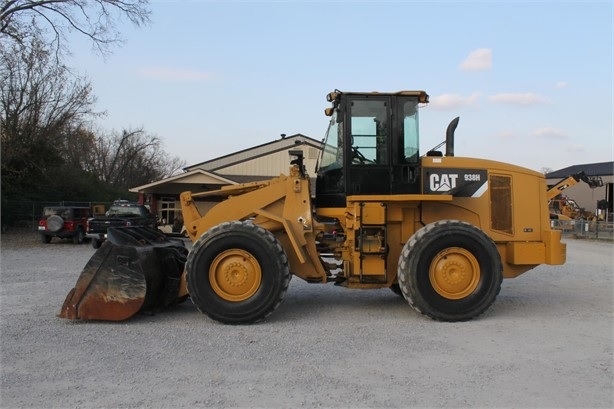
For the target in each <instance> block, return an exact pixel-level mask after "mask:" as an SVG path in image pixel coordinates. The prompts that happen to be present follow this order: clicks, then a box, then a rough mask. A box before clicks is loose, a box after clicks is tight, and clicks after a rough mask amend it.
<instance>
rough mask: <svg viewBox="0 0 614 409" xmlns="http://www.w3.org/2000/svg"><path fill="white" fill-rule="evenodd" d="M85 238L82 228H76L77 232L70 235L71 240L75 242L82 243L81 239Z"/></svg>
mask: <svg viewBox="0 0 614 409" xmlns="http://www.w3.org/2000/svg"><path fill="white" fill-rule="evenodd" d="M84 238H85V234H83V230H81V229H77V232H76V233H75V235H74V236H72V242H73V243H75V244H83V239H84Z"/></svg>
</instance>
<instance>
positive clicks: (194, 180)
mask: <svg viewBox="0 0 614 409" xmlns="http://www.w3.org/2000/svg"><path fill="white" fill-rule="evenodd" d="M205 184H214V185H217V184H221V185H233V184H236V182H235V181H234V180H231V179H227V178H225V177H224V176H221V175H217V174H215V173H213V172H207V171H205V170H202V169H194V170H191V171H189V172H185V173H181V174H179V175H174V176H171V177H168V178H166V179H161V180H158V181H155V182H152V183H148V184H146V185H142V186H137V187H133V188H131V189H129V191H130V192H154V191H156V190H157V189H162V190H164V189H165V188H166V187H167V186H170V185H176V186H189V185H199V186H202V185H205ZM169 193H170V192H169Z"/></svg>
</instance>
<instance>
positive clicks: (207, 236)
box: [60, 90, 566, 324]
mask: <svg viewBox="0 0 614 409" xmlns="http://www.w3.org/2000/svg"><path fill="white" fill-rule="evenodd" d="M327 100H328V101H329V102H330V103H331V104H332V106H330V107H329V108H327V109H326V110H325V113H326V115H328V116H330V125H329V128H328V131H327V134H326V138H325V140H324V142H323V145H322V149H321V152H320V157H319V159H318V165H317V166H316V169H315V172H314V176H315V194H313V192H312V189H311V184H312V181H311V178H310V175H309V174H308V170H307V169H305V166H304V164H303V152H302V151H300V150H298V149H297V150H292V151H290V152H289V154H290V158H289V159H290V170H289V172H288V175H284V174H282V175H280V176H279V177H277V178H273V179H271V180H266V181H262V182H255V183H247V184H239V185H232V186H226V187H223V188H221V189H219V190H215V191H208V192H183V193H182V194H181V196H180V197H181V206H182V213H183V220H184V224H185V226H186V229H187V234H188V236H189V237H190V239H191V240H192V241H193V246H192V249H191V250H190V251H189V253H187V255H186V250H185V248H183V246H182V245H181V244H180V243H178V242H172V241H169V240H168V239H165V238H164V237H163V236H159V237H157V236H156V237H150V236H147V235H146V234H143V236H144V237H142V238H141V239H138V237H139V234H140V233H141V230H140V228H135V229H134V230H132V231H131V233H130V234H131V235H132V236H134V239H131V240H128V239H127V238H125V236H126V235H128V233H127V232H125V231H122V229H117V231H116V232H112V233H110V234H109V239H108V240H107V243H105V245H104V246H103V247H102V248H101V249H100V250H99V252H101V253H104V254H101V255H100V256H98V253H96V254H95V255H94V257H93V259H94V258H95V257H97V258H98V260H94V261H92V260H91V261H90V263H91V264H93V265H91V266H88V268H86V270H84V272H83V273H82V275H81V277H80V278H79V280H78V281H77V285H76V286H75V289H73V291H72V292H71V293H70V294H69V295H68V297H67V299H66V301H65V303H64V305H63V307H62V311H61V313H60V316H62V317H65V318H72V319H76V318H82V319H103V320H114V319H117V320H120V319H125V318H128V317H129V316H131V315H132V314H134V313H136V312H138V311H139V310H142V309H144V308H149V309H155V308H164V307H166V306H169V305H172V304H173V303H175V302H177V301H181V300H183V299H185V298H186V297H189V298H190V299H191V300H192V302H193V303H194V304H195V305H196V306H197V307H198V309H199V310H200V311H201V312H203V313H205V314H207V315H208V316H209V317H211V318H212V319H214V320H217V321H220V322H223V323H228V324H245V323H254V322H258V321H261V320H263V319H264V318H266V317H267V316H268V315H269V314H271V313H272V312H273V311H274V310H275V309H276V308H277V307H278V306H279V305H280V303H281V302H282V300H283V298H284V295H285V293H286V290H287V288H288V285H289V283H290V279H291V277H292V276H298V277H300V278H301V279H303V280H305V281H307V282H310V283H318V284H325V283H333V284H334V285H338V286H343V287H347V288H353V289H375V288H390V289H391V290H393V291H394V292H395V293H397V294H399V295H402V296H403V297H404V298H405V299H406V300H407V302H408V303H409V305H411V306H412V307H413V309H415V310H416V311H418V312H420V313H422V314H424V315H426V316H428V317H431V318H433V319H436V320H442V321H465V320H470V319H472V318H474V317H477V316H479V315H480V314H482V313H483V312H484V311H485V310H486V309H487V308H488V307H489V306H490V305H491V304H492V303H493V302H494V300H495V298H496V296H497V294H498V293H499V291H500V289H501V282H502V279H503V278H513V277H517V276H518V275H520V274H522V273H524V272H526V271H528V270H530V269H532V268H534V267H536V266H538V265H540V264H551V265H557V264H563V263H564V262H565V257H566V248H565V244H564V243H561V233H560V231H556V230H551V229H550V220H549V212H548V197H547V186H546V181H545V179H544V176H543V175H542V174H541V173H538V172H534V171H532V170H529V169H525V168H522V167H519V166H514V165H510V164H506V163H501V162H495V161H490V160H484V159H472V158H462V157H456V156H454V131H455V129H456V126H457V124H458V118H455V119H454V120H453V121H452V122H451V123H450V125H449V126H448V129H447V132H446V140H445V142H442V144H440V146H442V145H443V144H445V152H441V151H437V150H430V151H428V152H426V154H423V155H421V154H420V152H419V149H418V147H419V127H418V112H419V107H421V106H423V105H424V104H426V103H428V95H427V94H426V93H425V92H424V91H401V92H396V93H378V92H372V93H353V92H341V91H339V90H335V91H334V92H331V93H329V94H328V96H327ZM207 202H209V203H210V202H218V203H217V204H216V205H215V206H213V207H212V208H210V210H208V211H207V212H203V211H201V210H200V209H203V208H206V207H210V206H205V205H204V203H207ZM126 229H129V228H126ZM114 236H118V237H121V239H116V238H115V237H114ZM132 236H131V237H132ZM128 248H130V249H131V250H130V251H127V249H128ZM105 252H106V253H105ZM103 256H104V257H106V258H104V259H103ZM120 256H121V257H120ZM152 260H154V261H153V262H152ZM96 267H98V270H100V272H99V273H97V272H96V271H95V268H96ZM103 267H104V268H103ZM88 271H89V272H88ZM179 271H180V272H179ZM134 283H136V284H134ZM135 286H136V287H138V288H139V290H138V291H132V290H134V287H135ZM150 293H151V294H150ZM107 294H112V296H111V297H108V296H107ZM169 294H170V295H173V296H172V297H169ZM87 299H89V300H92V301H90V304H92V305H90V306H88V308H86V309H84V308H83V305H82V304H83V301H84V300H87ZM122 305H126V308H125V311H122V308H121V306H122ZM128 305H129V306H130V307H128ZM94 307H96V308H94Z"/></svg>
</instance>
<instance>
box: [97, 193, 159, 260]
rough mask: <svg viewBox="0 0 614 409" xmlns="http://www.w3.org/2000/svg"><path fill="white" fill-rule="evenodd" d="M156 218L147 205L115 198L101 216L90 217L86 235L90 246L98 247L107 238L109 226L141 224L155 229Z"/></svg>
mask: <svg viewBox="0 0 614 409" xmlns="http://www.w3.org/2000/svg"><path fill="white" fill-rule="evenodd" d="M157 225H158V218H157V217H156V215H154V214H152V213H151V212H150V211H149V209H148V208H147V206H145V205H142V204H139V203H134V202H130V201H128V200H116V201H115V202H113V204H112V205H111V207H109V210H108V211H107V212H106V214H105V215H104V216H102V217H92V218H90V219H89V220H88V221H87V230H86V231H87V233H86V237H89V238H90V239H92V247H94V248H95V249H97V248H99V247H100V246H101V245H102V243H103V242H104V241H105V240H106V238H107V230H108V228H109V227H126V226H143V227H150V228H152V229H156V226H157Z"/></svg>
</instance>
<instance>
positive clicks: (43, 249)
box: [0, 233, 614, 408]
mask: <svg viewBox="0 0 614 409" xmlns="http://www.w3.org/2000/svg"><path fill="white" fill-rule="evenodd" d="M566 242H567V244H568V262H567V264H566V265H564V266H541V267H538V268H536V269H534V270H533V271H531V272H528V273H526V274H524V275H523V276H521V277H519V278H516V279H513V280H506V281H504V283H503V288H502V290H501V294H500V295H499V297H498V299H497V301H496V302H495V304H494V305H493V306H492V307H491V308H490V309H489V310H488V311H487V312H486V314H484V315H483V316H482V317H480V318H479V319H477V320H474V321H471V322H466V323H439V322H434V321H431V320H429V319H426V318H424V317H422V316H420V315H418V314H416V313H414V312H413V311H412V310H411V309H410V307H409V306H408V305H407V304H406V303H405V302H404V301H403V300H402V298H400V297H398V296H396V295H395V294H393V293H392V292H391V291H389V290H370V291H360V290H347V289H344V288H338V287H334V286H333V285H317V284H311V285H310V284H306V283H304V282H302V281H301V280H300V279H297V278H295V279H293V280H292V282H291V284H290V288H289V291H288V293H287V295H286V298H285V301H284V303H283V304H282V305H281V307H280V308H279V309H278V310H277V311H276V312H275V313H273V315H272V316H271V317H270V318H269V319H268V320H267V321H266V322H264V323H261V324H257V325H251V326H225V325H221V324H218V323H216V322H213V321H211V320H209V319H207V318H206V317H205V316H204V315H201V314H200V313H199V312H198V311H197V310H196V308H195V307H194V306H193V305H192V304H191V303H190V302H186V303H184V304H181V305H180V306H178V307H176V308H174V309H172V310H169V311H166V312H163V313H160V314H157V315H154V316H150V315H138V316H136V317H134V318H132V319H130V320H128V321H125V322H121V323H94V322H71V321H67V320H63V319H60V318H57V317H56V314H57V313H58V311H59V309H60V307H61V305H62V302H63V301H64V298H65V296H66V294H67V293H68V291H69V289H70V288H72V286H73V285H74V283H75V282H76V279H77V277H78V275H79V273H80V272H81V269H82V268H83V266H84V265H85V263H86V262H87V260H89V258H90V257H91V255H92V254H93V253H94V250H93V249H92V248H91V246H89V245H82V246H78V245H74V244H71V243H70V242H68V241H65V242H60V241H57V239H54V241H53V242H52V243H51V244H49V245H44V244H39V243H38V242H37V237H36V234H35V233H27V234H24V233H22V234H17V233H7V234H3V235H2V237H1V254H0V255H1V277H0V279H1V281H0V282H1V299H0V302H1V304H0V307H1V309H0V317H1V323H0V324H1V327H0V330H1V337H2V338H1V341H2V343H1V365H2V366H1V389H0V393H1V395H0V406H1V407H2V408H52V407H61V408H99V407H105V408H127V407H147V408H177V407H266V408H277V407H284V408H296V407H306V408H312V407H352V408H360V407H378V408H380V407H381V408H401V407H515V408H521V407H557V408H562V407H568V408H580V407H586V408H597V407H603V408H612V407H614V398H613V391H614V387H613V385H614V381H613V379H614V377H613V374H612V368H613V308H614V307H613V287H612V276H613V253H614V252H613V249H614V248H613V245H612V242H590V241H584V240H572V239H568V240H566Z"/></svg>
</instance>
